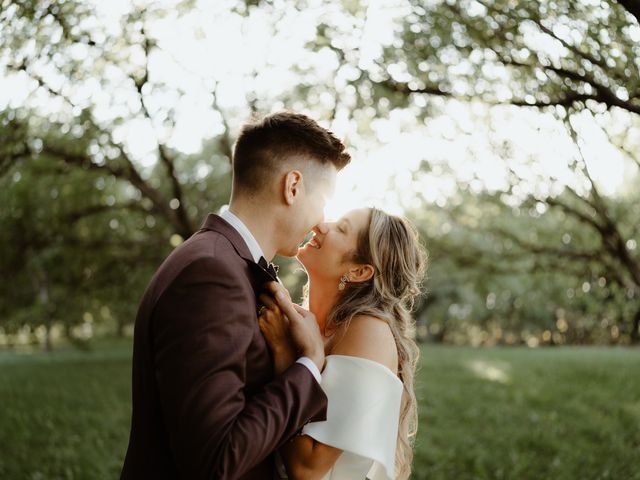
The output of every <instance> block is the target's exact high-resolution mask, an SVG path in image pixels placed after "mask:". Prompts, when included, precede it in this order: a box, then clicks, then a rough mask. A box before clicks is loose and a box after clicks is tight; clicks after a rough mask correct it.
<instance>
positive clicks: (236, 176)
mask: <svg viewBox="0 0 640 480" xmlns="http://www.w3.org/2000/svg"><path fill="white" fill-rule="evenodd" d="M345 149H346V147H345V145H344V144H343V143H342V142H341V141H340V140H338V138H336V136H335V135H334V134H333V133H331V132H330V131H329V130H327V129H325V128H322V127H321V126H320V125H318V124H317V123H316V122H315V121H314V120H312V119H311V118H309V117H307V116H306V115H302V114H299V113H292V112H279V113H274V114H272V115H268V116H266V117H264V118H263V119H261V120H257V121H255V122H249V123H247V124H245V125H244V126H243V127H242V130H241V132H240V135H239V136H238V140H237V141H236V145H235V148H234V151H233V185H234V188H236V189H238V190H241V191H245V192H257V191H261V190H262V187H263V185H264V184H266V183H269V182H266V181H265V179H268V178H270V177H271V176H272V175H274V174H276V173H277V172H278V171H279V168H278V167H279V165H280V164H282V163H284V162H286V161H287V160H289V159H290V158H292V157H294V156H295V157H301V158H304V159H305V160H310V161H312V162H317V164H318V165H323V166H324V165H328V164H333V165H334V166H335V167H336V169H337V170H338V171H339V170H342V169H343V168H344V167H345V165H347V164H348V163H349V162H350V161H351V156H350V155H349V154H348V153H347V152H345Z"/></svg>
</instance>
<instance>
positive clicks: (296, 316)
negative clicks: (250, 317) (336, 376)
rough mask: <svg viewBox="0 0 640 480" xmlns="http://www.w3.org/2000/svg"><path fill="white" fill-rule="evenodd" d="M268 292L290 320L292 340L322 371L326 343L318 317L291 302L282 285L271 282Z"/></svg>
mask: <svg viewBox="0 0 640 480" xmlns="http://www.w3.org/2000/svg"><path fill="white" fill-rule="evenodd" d="M267 290H269V292H271V294H273V296H274V297H275V299H276V302H277V304H278V306H279V307H280V310H282V312H283V313H284V314H285V315H286V316H287V318H288V319H289V330H290V332H291V339H292V340H293V343H294V345H295V346H296V348H297V349H298V350H299V351H300V352H301V353H302V355H303V356H305V357H309V358H310V359H311V360H312V361H313V362H314V363H315V364H316V365H317V367H318V370H320V371H322V369H323V367H324V342H323V341H322V335H321V334H320V328H319V327H318V322H317V321H316V316H315V315H314V314H313V313H311V312H310V311H308V310H305V309H304V308H302V307H301V306H300V305H296V304H295V303H293V302H292V301H291V297H290V296H289V292H287V289H286V288H284V287H283V286H282V285H281V284H279V283H277V282H270V283H269V284H267Z"/></svg>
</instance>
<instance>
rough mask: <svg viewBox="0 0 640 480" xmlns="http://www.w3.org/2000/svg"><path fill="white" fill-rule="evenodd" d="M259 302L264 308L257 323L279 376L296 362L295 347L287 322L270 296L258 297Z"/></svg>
mask: <svg viewBox="0 0 640 480" xmlns="http://www.w3.org/2000/svg"><path fill="white" fill-rule="evenodd" d="M260 302H261V303H262V304H263V305H264V307H263V308H261V309H260V315H259V316H258V323H259V325H260V330H261V331H262V334H263V335H264V338H265V339H266V340H267V343H268V344H269V347H270V348H271V352H272V353H273V362H274V369H275V371H276V374H278V375H279V374H281V373H282V372H284V371H285V370H286V369H287V368H289V367H290V366H291V364H292V363H293V362H295V361H296V347H295V345H294V344H293V340H292V339H291V331H290V329H289V320H288V319H287V317H285V316H284V314H283V313H282V310H280V307H278V304H276V302H275V300H274V299H273V298H272V297H271V296H270V295H266V294H262V295H260Z"/></svg>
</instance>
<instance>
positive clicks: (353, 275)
mask: <svg viewBox="0 0 640 480" xmlns="http://www.w3.org/2000/svg"><path fill="white" fill-rule="evenodd" d="M374 273H375V270H374V269H373V267H372V266H371V265H369V264H362V265H355V266H354V267H353V268H351V269H350V270H349V273H348V274H347V276H348V277H349V281H350V282H354V283H357V282H366V281H367V280H369V279H370V278H371V277H373V274H374Z"/></svg>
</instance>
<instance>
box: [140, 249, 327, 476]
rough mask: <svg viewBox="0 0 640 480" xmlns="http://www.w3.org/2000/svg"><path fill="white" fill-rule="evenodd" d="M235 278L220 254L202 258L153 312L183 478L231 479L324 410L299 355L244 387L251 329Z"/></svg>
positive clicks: (160, 378) (248, 306)
mask: <svg viewBox="0 0 640 480" xmlns="http://www.w3.org/2000/svg"><path fill="white" fill-rule="evenodd" d="M245 281H246V280H244V278H243V277H242V273H241V272H238V271H234V270H233V269H232V268H231V267H229V266H228V265H227V264H226V263H225V262H224V261H220V260H217V259H214V258H202V259H199V260H196V261H195V262H193V263H192V264H191V265H189V266H188V267H187V268H186V269H185V270H184V271H183V272H182V273H181V274H180V275H179V276H178V278H177V279H176V281H174V284H173V285H172V286H171V287H170V288H169V289H168V290H167V291H166V292H165V293H164V294H163V296H162V297H161V299H160V300H159V302H158V304H157V305H156V308H155V311H154V315H153V322H154V323H153V343H154V353H155V367H156V376H157V383H158V388H159V391H160V397H161V399H162V400H161V401H162V409H163V416H164V418H165V422H166V428H167V430H168V436H169V438H170V441H171V447H172V450H173V452H174V453H175V455H176V462H177V464H178V467H179V468H180V470H181V472H182V473H183V475H184V476H185V477H186V478H193V479H207V480H209V479H213V478H224V479H234V478H238V477H240V476H242V475H243V474H244V473H246V472H247V471H248V470H250V469H251V468H252V467H254V466H255V465H257V464H258V463H260V462H261V461H262V460H263V459H264V458H265V457H267V456H268V455H269V454H270V453H271V452H272V451H273V450H275V448H276V447H277V446H278V445H279V444H280V443H282V441H283V440H284V439H286V438H288V437H290V436H291V435H293V434H294V433H295V432H296V431H298V430H299V429H300V428H301V427H302V426H303V425H304V424H305V423H306V422H308V421H309V420H310V419H314V417H317V416H318V415H320V416H321V417H322V416H323V415H324V414H325V411H326V396H325V395H324V393H323V391H322V389H321V388H320V385H319V384H318V383H317V382H316V380H315V379H314V378H313V376H312V374H311V372H310V371H309V370H308V369H307V368H306V367H305V366H303V365H301V364H299V363H296V364H294V365H292V366H291V367H290V368H289V369H287V370H286V371H285V372H284V373H283V374H282V375H281V376H278V377H277V378H275V379H274V380H273V381H271V382H269V383H267V384H266V385H264V387H263V388H262V389H260V390H259V391H258V392H256V393H255V394H253V395H252V396H250V397H248V396H247V395H246V394H245V378H246V372H245V363H246V354H247V351H248V349H249V346H250V344H251V342H252V341H254V336H255V335H256V334H257V335H260V333H259V331H258V330H257V329H256V328H255V327H256V324H255V322H256V320H255V313H254V309H255V299H254V296H253V292H252V291H249V290H248V289H246V288H243V282H245ZM249 368H250V366H249Z"/></svg>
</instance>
